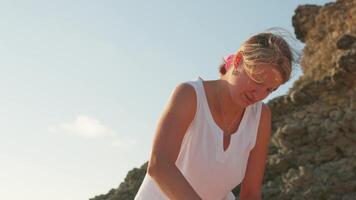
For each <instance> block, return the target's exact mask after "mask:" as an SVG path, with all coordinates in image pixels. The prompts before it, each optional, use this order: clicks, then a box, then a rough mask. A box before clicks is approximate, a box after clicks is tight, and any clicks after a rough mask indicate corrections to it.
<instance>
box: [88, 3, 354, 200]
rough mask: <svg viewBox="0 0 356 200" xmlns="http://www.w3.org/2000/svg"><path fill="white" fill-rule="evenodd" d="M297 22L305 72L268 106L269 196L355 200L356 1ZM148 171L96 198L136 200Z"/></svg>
mask: <svg viewBox="0 0 356 200" xmlns="http://www.w3.org/2000/svg"><path fill="white" fill-rule="evenodd" d="M292 21H293V26H294V28H295V33H296V36H297V38H298V39H299V40H301V41H302V42H304V43H305V48H304V51H303V56H302V60H301V66H302V69H303V72H304V74H303V76H302V77H301V78H300V79H299V80H297V81H296V82H295V83H294V85H293V87H292V88H291V89H290V90H289V92H288V94H287V95H285V96H281V97H278V98H275V99H273V100H271V101H270V102H269V103H268V105H269V107H270V108H271V110H272V113H273V119H272V134H273V135H272V139H271V143H270V149H269V156H268V161H267V168H266V174H265V179H264V184H263V199H292V200H299V199H303V200H305V199H307V200H308V199H312V200H314V199H322V200H324V199H328V200H334V199H335V200H351V199H356V108H355V106H356V101H355V98H356V0H338V1H336V2H333V3H328V4H326V5H324V6H315V5H303V6H299V7H298V8H297V9H296V11H295V15H294V16H293V19H292ZM146 167H147V163H145V165H143V166H142V167H141V168H140V169H134V170H132V171H130V172H129V174H128V176H127V177H126V179H125V182H124V183H121V185H120V186H119V188H118V189H116V190H115V189H112V190H111V191H110V192H109V193H108V194H106V195H101V196H97V197H95V198H93V199H92V200H124V199H125V200H130V199H133V197H134V194H136V192H137V190H138V188H139V186H140V184H141V182H142V180H143V176H144V174H145V173H146ZM238 191H239V187H237V188H235V189H234V193H235V194H238Z"/></svg>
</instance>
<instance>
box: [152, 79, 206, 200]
mask: <svg viewBox="0 0 356 200" xmlns="http://www.w3.org/2000/svg"><path fill="white" fill-rule="evenodd" d="M196 105H197V102H196V94H195V90H194V88H193V87H192V86H190V85H189V84H186V83H182V84H180V85H178V86H177V87H176V88H175V90H174V91H173V94H172V95H171V98H170V100H169V102H168V104H167V106H166V108H165V109H164V112H163V114H162V116H161V118H160V120H159V122H158V126H157V129H156V134H155V137H154V141H153V148H152V152H151V158H150V160H149V164H148V170H147V171H148V174H149V175H150V176H151V177H152V178H153V179H154V180H155V182H156V183H157V184H158V186H159V187H160V189H161V190H162V191H163V192H164V193H165V194H166V195H167V196H168V197H169V199H172V200H175V199H179V200H181V199H185V200H199V199H201V198H200V197H199V195H198V194H197V193H196V192H195V191H194V189H193V188H192V186H191V185H190V184H189V182H188V181H187V180H186V179H185V177H184V176H183V174H182V173H181V172H180V170H179V169H178V168H177V167H176V165H175V162H176V159H177V157H178V154H179V151H180V147H181V144H182V140H183V137H184V135H185V133H186V131H187V129H188V127H189V125H190V123H191V122H192V120H193V118H194V115H195V112H196Z"/></svg>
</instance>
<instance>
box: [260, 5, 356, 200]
mask: <svg viewBox="0 0 356 200" xmlns="http://www.w3.org/2000/svg"><path fill="white" fill-rule="evenodd" d="M293 25H294V27H295V31H296V35H297V38H298V39H300V40H301V41H303V42H305V44H306V46H305V48H304V52H303V57H302V62H301V66H302V69H303V72H304V74H303V76H302V77H301V78H300V79H299V80H298V81H296V82H295V83H294V85H293V87H292V88H291V89H290V91H289V93H288V95H285V96H281V97H279V98H276V99H273V100H272V101H270V102H269V103H268V104H269V107H270V108H271V109H272V112H273V119H272V124H273V125H272V131H273V136H272V140H271V145H270V153H269V159H268V162H267V169H266V176H265V181H264V186H263V194H264V199H338V200H339V199H343V200H347V199H356V108H355V106H356V101H355V99H356V1H355V0H353V1H345V0H340V1H337V2H335V3H329V4H326V5H325V6H322V7H319V6H315V5H305V6H300V7H298V8H297V9H296V14H295V15H294V17H293Z"/></svg>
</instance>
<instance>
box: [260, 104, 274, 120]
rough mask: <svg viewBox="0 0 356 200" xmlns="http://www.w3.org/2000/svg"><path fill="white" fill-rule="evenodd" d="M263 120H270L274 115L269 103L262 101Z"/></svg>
mask: <svg viewBox="0 0 356 200" xmlns="http://www.w3.org/2000/svg"><path fill="white" fill-rule="evenodd" d="M261 109H262V110H261V112H262V113H261V120H263V121H265V120H267V121H270V120H271V117H272V112H271V109H270V108H269V107H268V105H267V104H265V103H262V108H261Z"/></svg>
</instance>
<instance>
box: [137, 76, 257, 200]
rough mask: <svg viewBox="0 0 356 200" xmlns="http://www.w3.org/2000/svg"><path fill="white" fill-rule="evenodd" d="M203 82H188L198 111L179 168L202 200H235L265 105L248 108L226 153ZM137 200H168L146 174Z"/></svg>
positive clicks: (189, 129)
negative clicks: (233, 190)
mask: <svg viewBox="0 0 356 200" xmlns="http://www.w3.org/2000/svg"><path fill="white" fill-rule="evenodd" d="M202 81H203V79H202V78H200V77H198V79H197V80H193V81H187V82H186V83H189V84H190V85H192V86H193V87H194V89H195V92H196V96H197V110H196V113H195V117H194V119H193V121H192V123H191V124H190V126H189V128H188V129H187V131H186V134H185V136H184V138H183V141H182V145H181V148H180V152H179V154H178V157H177V160H176V166H177V167H178V169H179V170H180V171H181V172H182V174H183V175H184V177H185V178H186V179H187V181H188V182H189V183H190V185H191V186H192V187H193V188H194V190H195V191H196V192H197V193H198V194H199V196H200V197H201V198H202V199H203V200H235V196H234V195H233V193H232V192H231V190H232V189H233V188H235V187H236V186H237V185H239V184H240V183H241V182H242V179H243V178H244V176H245V170H246V165H247V160H248V157H249V154H250V151H251V149H252V148H253V147H254V146H255V142H256V135H257V129H258V124H259V121H260V116H261V107H262V102H261V101H260V102H257V103H255V104H252V105H249V106H247V107H246V110H245V112H244V114H243V117H242V120H241V122H240V125H239V128H238V129H237V131H236V132H235V133H234V134H233V135H231V140H230V145H229V147H228V148H227V150H226V151H224V146H223V145H224V144H223V131H222V130H221V128H220V127H219V126H218V125H217V124H216V123H215V121H214V119H213V117H212V115H211V112H210V109H209V106H208V101H207V98H206V95H205V91H204V86H203V82H202ZM135 200H169V198H168V197H167V196H166V195H165V194H164V193H163V192H162V191H161V190H160V188H159V187H158V185H157V184H156V182H155V181H154V180H153V179H152V178H151V177H150V176H149V174H148V173H147V174H146V176H145V178H144V180H143V182H142V184H141V186H140V189H139V190H138V192H137V194H136V197H135Z"/></svg>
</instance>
